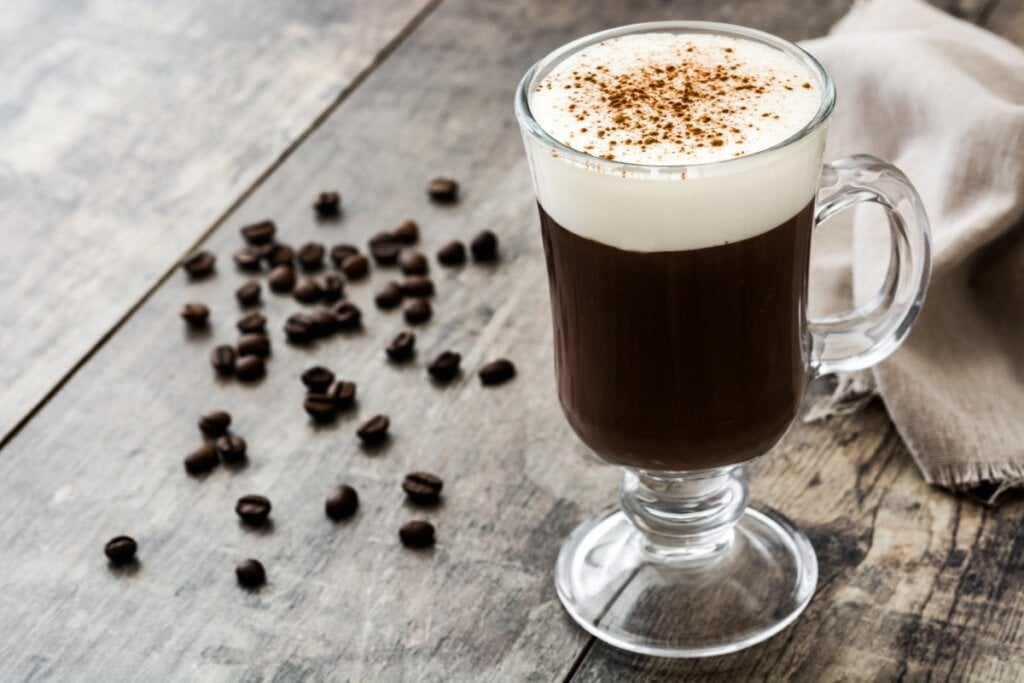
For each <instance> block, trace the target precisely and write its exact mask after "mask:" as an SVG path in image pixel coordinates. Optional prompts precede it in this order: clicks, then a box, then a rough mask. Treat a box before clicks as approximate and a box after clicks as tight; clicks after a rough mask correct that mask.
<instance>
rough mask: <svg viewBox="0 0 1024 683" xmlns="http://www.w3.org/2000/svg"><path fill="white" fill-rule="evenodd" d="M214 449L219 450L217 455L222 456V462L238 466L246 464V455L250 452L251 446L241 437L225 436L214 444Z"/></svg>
mask: <svg viewBox="0 0 1024 683" xmlns="http://www.w3.org/2000/svg"><path fill="white" fill-rule="evenodd" d="M214 448H216V449H217V455H219V456H220V458H221V460H223V461H224V462H227V463H232V464H238V463H242V462H245V455H246V452H247V451H248V450H249V445H248V444H247V443H245V439H243V438H242V437H240V436H236V435H234V434H225V435H224V436H222V437H220V438H219V439H217V441H215V442H214Z"/></svg>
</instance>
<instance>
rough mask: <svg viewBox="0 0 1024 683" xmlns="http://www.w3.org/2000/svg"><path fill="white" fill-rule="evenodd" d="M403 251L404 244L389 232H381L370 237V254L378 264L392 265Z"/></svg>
mask: <svg viewBox="0 0 1024 683" xmlns="http://www.w3.org/2000/svg"><path fill="white" fill-rule="evenodd" d="M401 251H402V246H401V245H400V244H399V243H398V242H396V241H395V240H394V238H393V237H392V236H391V235H390V234H389V233H386V232H383V233H379V234H377V235H374V236H373V237H372V238H370V255H372V256H373V260H374V261H376V262H377V264H378V265H381V266H390V265H391V264H393V263H394V262H395V261H397V260H398V254H399V252H401Z"/></svg>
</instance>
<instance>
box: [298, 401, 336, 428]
mask: <svg viewBox="0 0 1024 683" xmlns="http://www.w3.org/2000/svg"><path fill="white" fill-rule="evenodd" d="M302 407H303V408H304V409H305V411H306V413H307V414H308V415H309V416H310V417H311V418H313V420H314V421H315V422H319V423H321V424H323V423H325V422H330V421H331V420H333V419H334V418H335V417H337V415H338V408H337V407H336V406H335V405H334V399H332V398H331V397H330V396H328V395H327V394H307V395H306V399H305V400H304V401H303V402H302Z"/></svg>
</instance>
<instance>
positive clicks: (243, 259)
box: [235, 246, 262, 270]
mask: <svg viewBox="0 0 1024 683" xmlns="http://www.w3.org/2000/svg"><path fill="white" fill-rule="evenodd" d="M261 258H262V254H261V253H260V250H259V249H257V248H256V247H251V246H250V247H243V248H242V249H239V250H238V251H236V252H235V265H236V266H238V267H239V268H241V269H242V270H259V269H260V266H261V265H262V263H261Z"/></svg>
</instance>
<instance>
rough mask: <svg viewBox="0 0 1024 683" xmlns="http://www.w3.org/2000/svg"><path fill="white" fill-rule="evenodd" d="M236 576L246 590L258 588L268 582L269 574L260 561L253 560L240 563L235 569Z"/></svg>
mask: <svg viewBox="0 0 1024 683" xmlns="http://www.w3.org/2000/svg"><path fill="white" fill-rule="evenodd" d="M235 576H236V577H238V583H240V584H242V585H243V586H245V587H246V588H258V587H259V586H262V585H263V584H264V583H266V582H267V572H266V570H265V569H263V565H262V564H260V562H259V560H254V559H252V558H249V559H248V560H242V561H241V562H239V563H238V566H237V567H235Z"/></svg>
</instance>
